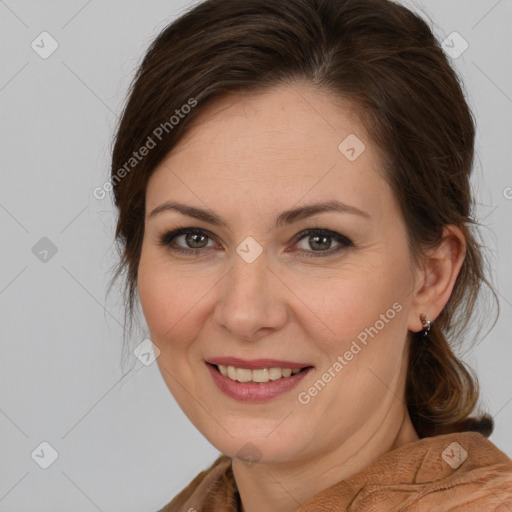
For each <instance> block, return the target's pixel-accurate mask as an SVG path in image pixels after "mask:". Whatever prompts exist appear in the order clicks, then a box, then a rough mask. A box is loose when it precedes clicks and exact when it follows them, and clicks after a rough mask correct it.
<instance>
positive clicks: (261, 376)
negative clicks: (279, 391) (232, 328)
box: [217, 364, 301, 382]
mask: <svg viewBox="0 0 512 512" xmlns="http://www.w3.org/2000/svg"><path fill="white" fill-rule="evenodd" d="M217 368H218V369H219V371H220V373H222V375H224V377H229V378H230V379H232V380H237V381H238V382H268V381H269V380H278V379H281V378H282V377H290V376H291V375H296V374H297V373H299V372H300V370H301V369H300V368H295V369H294V370H292V369H291V368H261V369H258V370H249V369H248V368H236V367H234V366H224V365H223V364H219V365H217Z"/></svg>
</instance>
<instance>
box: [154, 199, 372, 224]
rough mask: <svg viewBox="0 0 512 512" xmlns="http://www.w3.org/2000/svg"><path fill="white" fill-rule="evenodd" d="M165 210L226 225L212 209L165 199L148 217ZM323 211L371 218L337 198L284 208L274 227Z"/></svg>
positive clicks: (210, 222)
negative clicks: (288, 208)
mask: <svg viewBox="0 0 512 512" xmlns="http://www.w3.org/2000/svg"><path fill="white" fill-rule="evenodd" d="M165 211H176V212H179V213H182V214H183V215H187V216H189V217H194V218H195V219H199V220H202V221H204V222H208V223H209V224H212V225H214V226H222V227H225V228H227V227H228V224H227V222H226V221H225V220H224V219H223V218H222V217H220V216H219V215H217V214H216V213H215V212H213V211H212V210H207V209H203V208H197V207H195V206H189V205H186V204H182V203H178V202H176V201H166V202H165V203H162V204H161V205H160V206H157V207H156V208H155V209H154V210H153V211H152V212H151V213H150V214H149V215H148V219H149V218H151V217H154V216H155V215H157V214H159V213H161V212H165ZM324 212H338V213H349V214H352V215H359V216H361V217H365V218H367V219H370V218H371V217H370V215H369V214H368V213H367V212H365V211H363V210H361V209H359V208H357V207H356V206H352V205H349V204H345V203H342V202H340V201H337V200H331V201H326V202H323V203H317V204H309V205H306V206H301V207H299V208H293V209H291V210H286V211H284V212H282V213H281V214H280V215H279V216H278V217H277V218H276V220H275V223H274V228H279V227H281V226H284V225H287V224H292V223H294V222H297V221H299V220H302V219H305V218H307V217H310V216H312V215H315V214H317V213H324Z"/></svg>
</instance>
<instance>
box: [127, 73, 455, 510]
mask: <svg viewBox="0 0 512 512" xmlns="http://www.w3.org/2000/svg"><path fill="white" fill-rule="evenodd" d="M352 107H353V106H352V105H350V104H349V103H348V102H344V101H342V100H341V99H339V98H335V97H334V96H333V95H332V94H331V93H328V92H326V91H321V90H319V89H316V88H314V86H313V85H309V84H307V83H299V82H297V83H294V84H287V85H279V86H277V87H273V88H271V89H267V90H265V91H263V92H259V93H250V94H243V95H237V96H235V95H228V96H225V97H222V98H217V99H216V100H215V101H214V102H212V103H211V104H209V105H208V106H207V107H206V109H205V110H203V112H201V114H200V116H199V117H198V118H197V119H196V120H195V122H194V124H193V126H192V128H191V129H190V130H189V131H188V132H187V133H186V135H185V136H184V137H183V138H182V139H181V140H180V142H179V144H178V145H177V146H176V147H175V148H174V150H173V151H172V152H171V153H170V154H169V155H168V156H167V157H166V159H165V160H164V161H163V162H162V163H161V164H160V165H159V166H158V168H157V169H156V170H155V172H154V174H153V175H152V177H151V179H150V181H149V183H148V186H147V191H146V219H145V233H144V239H143V244H142V252H141V258H140V265H139V273H138V283H137V284H138V291H139V297H140V301H141V306H142V309H143V312H144V315H145V318H146V321H147V324H148V327H149V331H150V334H151V339H152V341H153V343H154V344H155V345H156V346H157V347H158V348H159V350H160V355H159V357H158V359H157V362H158V365H159V368H160V371H161V373H162V376H163V378H164V380H165V382H166V384H167V386H168V387H169V389H170V391H171V392H172V394H173V396H174V397H175V399H176V401H177V402H178V404H179V405H180V407H181V408H182V409H183V411H184V412H185V414H186V415H187V416H188V418H189V419H190V421H191V422H192V423H193V424H194V425H195V426H196V427H197V429H198V430H199V431H200V432H201V433H202V434H203V435H204V436H205V437H206V438H207V439H208V440H209V441H210V442H211V443H212V444H213V445H214V446H215V447H216V448H217V449H218V450H220V451H221V452H222V453H224V454H226V455H227V456H229V457H232V458H233V466H232V467H233V472H234V476H235V480H236V483H237V487H238V489H239V492H240V496H241V500H242V504H243V509H244V511H245V512H258V511H261V510H265V511H267V512H273V511H275V512H277V511H280V512H288V511H290V512H291V511H293V510H295V509H296V508H297V507H299V506H300V505H301V504H303V503H305V502H306V501H307V500H308V499H309V498H311V497H313V496H314V495H316V494H318V493H319V492H321V491H322V490H324V489H326V488H328V487H330V486H331V485H334V484H335V483H337V482H339V481H341V480H343V479H345V478H348V477H349V476H350V475H352V474H354V473H356V472H357V471H359V470H361V469H363V468H364V467H366V466H367V465H369V464H370V463H371V462H372V461H373V460H375V459H376V458H377V457H378V456H380V455H382V454H383V453H386V452H388V451H389V450H392V449H394V448H397V447H399V446H401V445H403V444H406V443H412V442H415V441H417V440H418V436H417V433H416V432H415V430H414V428H413V426H412V424H411V421H410V417H409V415H408V413H407V409H406V405H405V403H404V400H403V397H404V386H405V375H406V366H407V365H406V354H407V344H406V342H407V339H408V332H409V331H413V332H417V331H420V330H421V329H422V324H421V321H420V318H419V316H420V314H421V313H423V312H424V313H426V314H427V317H428V318H429V319H430V320H432V321H434V320H435V318H436V316H437V315H439V313H440V311H441V310H442V308H443V307H444V305H445V304H446V302H447V301H448V299H449V297H450V294H451V291H452V289H453V285H454V283H455V279H456V277H457V274H458V272H459V270H460V267H461V265H462V262H463V258H464V251H465V242H464V236H463V234H462V233H461V232H460V230H459V229H458V228H456V227H454V226H447V227H446V229H445V239H444V241H443V243H442V244H441V246H440V247H439V248H438V249H437V250H436V251H432V253H431V254H430V258H429V259H428V260H426V261H425V263H424V264H423V265H422V266H421V267H419V268H415V267H413V265H412V263H411V256H410V254H409V250H408V246H407V238H406V230H405V225H404V221H403V219H402V217H401V214H400V212H399V209H398V205H397V203H396V201H395V198H394V196H393V193H392V191H391V189H390V188H389V187H388V185H387V183H386V181H385V180H384V178H383V176H382V171H381V168H380V162H381V161H382V160H381V158H382V154H381V153H380V152H379V149H378V148H377V147H376V146H375V145H374V144H373V143H372V141H371V140H370V139H369V137H368V136H367V134H366V132H365V130H364V128H363V126H362V125H361V124H360V122H359V120H358V117H357V110H355V109H354V108H352ZM349 134H356V135H357V137H358V138H359V139H360V140H361V141H363V142H364V144H365V146H366V149H365V150H364V151H363V152H362V154H361V155H360V156H359V157H358V158H357V159H356V160H355V161H349V160H348V159H347V158H346V157H345V155H343V154H342V153H341V152H340V151H339V150H338V145H339V144H340V142H341V141H343V140H344V139H345V138H346V137H347V136H348V135H349ZM330 199H337V200H339V201H342V202H344V203H347V204H350V205H353V206H356V207H357V208H359V209H361V210H363V211H365V212H367V213H368V215H369V216H370V218H366V217H363V216H358V215H353V214H348V213H336V212H327V213H319V214H316V215H314V216H312V217H309V218H306V219H302V220H300V221H297V222H295V223H293V224H290V225H286V226H282V227H279V228H274V227H273V221H274V219H275V218H276V217H277V215H278V214H279V213H281V212H282V211H284V210H288V209H291V208H294V207H297V206H303V205H305V204H311V203H317V202H322V201H326V200H330ZM169 200H175V201H179V202H181V203H185V204H188V205H191V206H196V207H199V208H208V209H210V210H212V211H214V212H215V213H216V214H218V215H220V216H222V217H223V218H224V219H225V220H226V222H227V224H228V225H227V227H221V226H213V225H212V224H210V223H208V222H206V221H202V220H197V219H194V218H191V217H188V216H186V215H184V214H181V213H178V212H175V211H164V212H161V213H159V214H156V215H153V216H149V214H150V212H152V211H153V209H155V208H156V207H157V206H159V205H161V204H162V203H164V202H166V201H169ZM176 225H178V226H180V227H187V228H190V227H195V228H200V229H203V230H207V233H206V236H208V235H209V234H210V235H211V237H210V238H205V239H202V238H201V237H199V238H198V239H197V240H196V241H195V245H194V238H193V237H192V239H190V237H189V239H188V242H189V244H187V238H186V237H185V236H179V237H178V238H177V239H175V240H174V245H175V246H179V247H182V248H188V249H190V250H195V251H198V252H200V254H199V255H195V254H191V255H184V254H180V253H177V252H173V251H172V250H171V249H170V247H166V246H162V245H159V241H160V238H161V237H162V236H163V235H164V234H165V233H166V232H167V231H169V230H171V229H173V228H174V227H175V226H176ZM312 228H315V229H327V230H330V231H333V232H335V233H339V234H341V235H343V236H345V237H347V238H348V239H349V240H351V242H352V243H353V245H352V246H350V245H349V246H343V245H342V244H340V243H339V242H337V241H336V239H335V238H328V239H327V241H326V242H325V241H323V240H322V237H321V236H320V240H319V241H317V243H316V244H315V240H314V239H311V238H310V237H309V236H303V237H302V238H301V239H300V240H296V239H294V237H295V235H297V234H299V233H301V232H302V231H304V230H306V229H312ZM313 235H314V234H313ZM248 236H251V237H253V238H254V239H255V240H256V241H257V242H258V244H259V245H260V246H261V247H262V249H263V252H262V254H261V255H260V256H259V257H258V258H257V259H256V260H255V261H254V262H252V263H248V262H247V261H245V260H244V259H243V258H242V257H240V256H239V254H238V253H237V252H236V248H237V246H239V244H241V242H242V241H244V240H245V239H246V237H248ZM308 240H309V241H308ZM190 244H192V245H190ZM329 244H330V245H329ZM205 246H206V248H205ZM336 247H342V249H341V251H340V252H338V253H334V254H331V255H330V256H329V255H327V256H323V255H322V254H320V256H319V257H308V255H310V254H311V253H314V254H318V253H321V252H322V251H324V252H325V251H327V250H331V249H332V248H336ZM394 303H399V304H400V305H401V310H400V312H399V313H397V314H396V315H394V318H393V319H391V320H389V321H388V322H387V323H385V326H384V328H381V329H380V330H379V332H378V334H377V335H374V337H373V338H372V337H368V343H367V345H366V346H362V349H361V351H359V352H358V353H357V355H355V356H354V357H353V359H352V360H351V361H349V362H348V364H347V365H346V366H344V367H343V369H342V370H341V371H340V372H338V373H336V376H335V377H334V378H332V379H331V381H330V382H329V383H328V384H327V385H326V386H325V387H324V388H323V389H322V390H321V392H319V393H318V394H317V395H316V396H314V397H311V400H310V401H309V403H307V404H303V403H300V402H299V400H298V394H299V393H300V392H304V391H307V390H308V389H309V388H310V387H311V386H313V384H314V383H315V382H316V381H317V380H318V379H319V378H321V376H322V374H324V373H325V372H326V371H327V370H328V368H330V367H331V368H332V366H333V364H334V363H335V361H336V360H337V357H338V356H339V355H343V354H344V353H345V352H346V351H347V350H348V349H349V348H350V346H351V343H352V342H353V340H354V339H356V338H357V336H358V334H360V333H361V332H363V331H364V330H365V328H369V327H370V326H374V325H375V324H376V321H377V320H379V318H381V315H383V314H386V311H388V310H389V309H390V308H392V305H393V304H394ZM360 345H361V344H360ZM214 356H235V357H240V358H245V359H256V358H263V357H268V358H275V359H283V360H287V361H296V362H306V363H309V364H310V365H313V366H314V370H313V372H312V373H311V374H310V375H307V376H306V378H305V379H303V380H302V381H301V383H299V385H298V387H297V388H294V389H293V390H291V391H289V392H287V393H285V394H283V395H281V396H279V397H277V398H274V399H272V400H270V401H267V402H264V403H259V404H258V403H252V402H247V403H246V402H240V401H237V400H234V399H232V398H230V397H228V396H226V395H224V394H223V393H222V392H220V391H219V390H218V388H217V387H216V386H215V385H214V384H213V382H212V378H211V375H210V373H209V372H208V370H207V368H206V365H205V360H207V359H208V358H210V357H214ZM249 442H250V443H252V445H254V446H255V447H256V448H257V451H256V450H255V449H254V448H247V446H248V445H247V443H249ZM244 446H245V449H246V450H247V449H252V450H254V457H255V458H257V459H258V460H257V463H255V464H248V463H246V462H245V461H243V460H241V459H240V458H237V453H238V452H239V450H241V449H242V448H243V447H244Z"/></svg>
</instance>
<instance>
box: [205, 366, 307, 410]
mask: <svg viewBox="0 0 512 512" xmlns="http://www.w3.org/2000/svg"><path fill="white" fill-rule="evenodd" d="M206 366H207V367H208V370H209V371H210V374H211V375H212V378H213V381H214V382H215V384H216V385H217V387H218V388H219V389H220V390H221V391H222V392H223V393H225V394H226V395H228V396H229V397H231V398H234V399H236V400H241V401H243V402H264V401H266V400H271V399H272V398H275V397H276V396H279V395H282V394H283V393H286V392H287V391H290V390H291V389H293V388H294V387H295V386H296V385H297V384H298V383H299V382H300V381H301V380H302V379H303V378H304V377H305V376H306V375H307V374H308V373H309V372H310V371H311V370H313V368H312V367H310V368H307V369H306V370H303V371H301V372H299V373H296V374H295V375H291V376H290V377H282V378H280V379H278V380H269V381H268V382H238V381H236V380H232V379H230V378H229V377H225V376H224V375H222V373H220V372H219V371H218V370H216V369H215V368H214V367H213V366H212V365H211V364H208V363H206Z"/></svg>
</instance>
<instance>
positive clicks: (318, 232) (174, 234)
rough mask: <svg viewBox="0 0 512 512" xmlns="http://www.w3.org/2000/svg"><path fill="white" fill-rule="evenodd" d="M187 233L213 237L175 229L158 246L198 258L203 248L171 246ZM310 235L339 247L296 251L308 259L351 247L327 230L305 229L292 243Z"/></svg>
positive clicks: (326, 255) (202, 230)
mask: <svg viewBox="0 0 512 512" xmlns="http://www.w3.org/2000/svg"><path fill="white" fill-rule="evenodd" d="M189 233H191V234H196V235H205V236H206V237H207V238H209V239H211V240H213V239H214V237H213V236H212V235H211V234H210V232H209V231H206V230H204V229H199V228H184V227H176V228H175V229H173V230H170V231H167V232H165V233H164V234H163V235H162V236H161V237H160V240H159V245H161V246H163V247H167V248H169V249H170V250H171V251H175V252H179V253H182V254H189V255H191V254H195V255H197V256H199V254H198V253H200V252H202V249H204V248H198V249H185V248H183V247H179V246H173V245H171V242H172V241H173V240H174V239H175V238H176V237H178V236H180V235H183V234H185V235H186V234H189ZM311 234H316V235H320V236H325V237H327V238H333V239H334V240H335V241H336V242H338V243H339V244H341V245H340V246H339V247H337V248H335V249H334V250H333V249H329V250H327V251H306V252H304V251H302V250H299V251H298V252H299V253H303V254H304V255H306V257H308V258H309V257H312V258H318V257H324V258H325V257H328V256H332V255H334V254H337V253H339V252H341V251H342V250H343V249H345V248H347V247H350V246H352V245H353V243H352V241H351V240H349V239H348V238H347V237H345V236H343V235H340V234H339V233H336V232H334V231H330V230H328V229H306V230H304V231H302V232H300V233H299V234H297V235H296V236H295V237H294V243H297V242H299V241H300V240H302V239H303V238H305V237H307V236H309V235H311ZM308 252H309V254H308Z"/></svg>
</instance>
